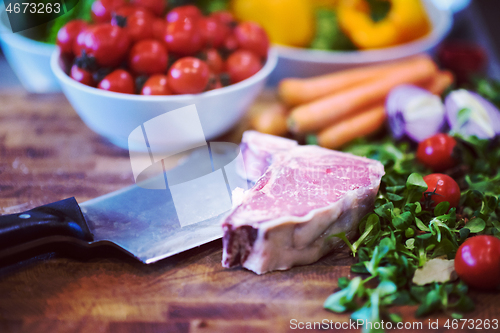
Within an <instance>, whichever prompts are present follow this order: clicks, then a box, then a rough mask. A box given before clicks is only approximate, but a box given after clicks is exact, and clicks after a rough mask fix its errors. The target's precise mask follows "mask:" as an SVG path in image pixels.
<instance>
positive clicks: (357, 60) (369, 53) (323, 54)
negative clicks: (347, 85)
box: [273, 0, 453, 64]
mask: <svg viewBox="0 0 500 333" xmlns="http://www.w3.org/2000/svg"><path fill="white" fill-rule="evenodd" d="M424 2H425V5H426V8H427V9H426V10H427V12H430V11H432V12H435V13H437V15H438V16H439V20H437V24H436V25H434V24H433V29H432V30H431V32H430V33H428V34H427V35H425V36H423V37H421V38H419V39H416V40H414V41H411V42H408V43H405V44H401V45H397V46H392V47H385V48H381V49H374V50H359V51H327V50H313V49H307V48H300V47H293V46H285V45H277V44H276V45H273V48H274V49H276V50H277V52H278V56H279V57H280V58H285V59H291V60H298V61H304V62H308V63H323V64H362V63H373V62H381V61H387V60H394V59H399V58H404V57H407V56H410V55H412V54H416V53H415V51H414V50H415V49H418V50H420V51H421V52H423V51H424V50H427V49H429V48H431V47H432V46H434V45H435V44H437V42H439V40H441V39H442V38H443V37H444V36H445V35H446V34H447V33H448V31H449V30H450V29H451V26H452V22H453V15H452V12H451V11H450V10H449V9H442V8H439V7H437V6H436V5H435V4H434V3H433V2H432V1H430V0H424ZM417 53H418V52H417Z"/></svg>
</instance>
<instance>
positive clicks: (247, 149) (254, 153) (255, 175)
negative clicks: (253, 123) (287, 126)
mask: <svg viewBox="0 0 500 333" xmlns="http://www.w3.org/2000/svg"><path fill="white" fill-rule="evenodd" d="M297 145H298V143H297V141H295V140H290V139H285V138H282V137H279V136H274V135H269V134H263V133H259V132H257V131H246V132H245V133H243V138H242V139H241V144H240V149H241V153H242V156H243V160H244V161H245V167H244V168H243V167H242V166H241V165H238V169H237V172H238V174H239V175H240V176H242V177H243V178H246V179H248V180H250V181H251V182H255V181H257V179H259V178H260V176H262V175H263V174H264V172H266V170H267V168H268V167H269V165H270V164H271V161H272V156H273V155H274V154H275V153H277V152H279V151H284V150H290V149H292V148H293V147H296V146H297Z"/></svg>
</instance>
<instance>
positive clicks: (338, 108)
mask: <svg viewBox="0 0 500 333" xmlns="http://www.w3.org/2000/svg"><path fill="white" fill-rule="evenodd" d="M436 71H437V67H436V64H435V63H434V62H433V61H432V60H431V59H430V58H428V57H423V56H422V57H417V58H414V59H413V61H409V62H407V63H406V66H405V67H401V68H400V69H399V70H398V71H397V72H391V73H387V74H386V75H384V76H381V77H380V78H378V79H374V80H371V81H368V82H364V83H361V84H358V85H356V86H354V87H352V88H348V89H345V90H342V91H339V92H337V93H334V94H332V95H329V96H326V97H323V98H320V99H318V100H315V101H313V102H311V103H307V104H303V105H299V106H297V107H295V108H293V109H292V110H291V114H290V117H289V118H288V128H289V129H290V130H291V131H292V132H294V133H306V132H311V131H317V130H320V129H322V128H325V127H326V126H328V125H329V124H333V123H335V122H336V121H339V120H340V119H342V118H347V117H349V116H352V115H354V114H356V113H359V112H361V111H363V110H365V109H366V108H367V107H370V106H372V105H376V104H380V103H382V102H383V101H384V99H385V97H386V95H387V94H388V93H389V91H390V90H391V89H392V88H394V87H396V86H398V85H400V84H402V83H409V84H412V83H413V84H417V83H419V82H423V81H426V80H429V79H430V78H431V77H432V76H433V75H435V73H436Z"/></svg>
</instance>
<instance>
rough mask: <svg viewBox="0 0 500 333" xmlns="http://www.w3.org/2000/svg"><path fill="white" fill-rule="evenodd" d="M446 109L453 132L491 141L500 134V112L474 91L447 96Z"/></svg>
mask: <svg viewBox="0 0 500 333" xmlns="http://www.w3.org/2000/svg"><path fill="white" fill-rule="evenodd" d="M445 108H446V118H447V120H448V124H449V125H450V128H451V131H452V132H457V133H460V134H462V135H464V136H472V135H475V136H477V137H478V138H479V139H490V138H493V137H494V136H496V135H497V134H500V111H499V110H498V109H497V108H496V107H495V106H494V105H493V104H492V103H490V102H489V101H487V100H486V99H484V98H483V97H482V96H480V95H478V94H476V93H474V92H472V91H468V90H465V89H459V90H455V91H452V92H451V93H450V94H448V96H446V100H445ZM466 109H468V110H466ZM461 110H463V111H461ZM469 110H470V111H469Z"/></svg>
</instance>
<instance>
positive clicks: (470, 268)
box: [455, 235, 500, 289]
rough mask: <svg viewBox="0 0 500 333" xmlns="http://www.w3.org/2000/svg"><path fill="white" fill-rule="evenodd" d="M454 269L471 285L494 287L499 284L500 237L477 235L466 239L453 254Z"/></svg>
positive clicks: (485, 287) (475, 286)
mask: <svg viewBox="0 0 500 333" xmlns="http://www.w3.org/2000/svg"><path fill="white" fill-rule="evenodd" d="M455 271H456V272H457V274H458V276H459V277H460V279H462V280H463V281H464V282H465V283H466V284H468V285H469V286H471V287H474V288H478V289H494V288H496V287H497V286H499V285H500V239H498V238H496V237H494V236H489V235H479V236H474V237H471V238H469V239H467V240H466V241H465V242H464V243H463V244H462V245H460V247H459V248H458V251H457V254H456V255H455Z"/></svg>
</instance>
